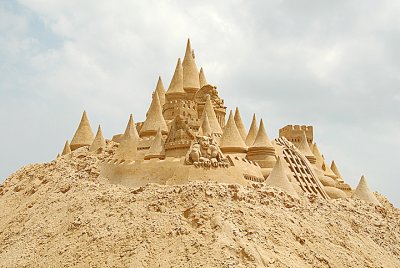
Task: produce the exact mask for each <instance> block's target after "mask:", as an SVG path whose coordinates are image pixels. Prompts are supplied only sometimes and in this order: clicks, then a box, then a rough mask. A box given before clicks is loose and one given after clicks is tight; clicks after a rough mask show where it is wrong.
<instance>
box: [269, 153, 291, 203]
mask: <svg viewBox="0 0 400 268" xmlns="http://www.w3.org/2000/svg"><path fill="white" fill-rule="evenodd" d="M265 184H266V185H268V186H273V187H277V188H281V189H282V190H284V191H285V192H287V193H288V194H290V195H293V196H295V197H298V194H297V192H296V190H295V189H294V187H293V184H292V183H291V182H290V181H289V179H288V177H287V176H286V173H285V169H284V168H283V164H282V161H281V158H280V157H279V156H278V158H277V160H276V163H275V166H274V168H273V169H272V171H271V174H270V175H269V176H268V178H267V179H266V181H265Z"/></svg>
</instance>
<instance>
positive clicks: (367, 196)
mask: <svg viewBox="0 0 400 268" xmlns="http://www.w3.org/2000/svg"><path fill="white" fill-rule="evenodd" d="M352 197H353V198H358V199H361V200H364V201H366V202H369V203H373V204H375V205H381V203H380V202H379V201H378V199H377V198H376V196H375V195H374V193H373V192H372V191H371V190H370V189H369V187H368V184H367V181H366V180H365V177H364V175H363V176H362V177H361V179H360V182H359V183H358V185H357V188H356V190H355V191H354V193H353V195H352Z"/></svg>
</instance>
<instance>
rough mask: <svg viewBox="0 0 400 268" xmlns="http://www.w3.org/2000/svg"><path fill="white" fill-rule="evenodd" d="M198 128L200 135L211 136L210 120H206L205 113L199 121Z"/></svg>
mask: <svg viewBox="0 0 400 268" xmlns="http://www.w3.org/2000/svg"><path fill="white" fill-rule="evenodd" d="M200 130H201V135H202V136H211V134H212V129H211V126H210V121H209V120H208V115H207V114H205V115H204V117H203V121H202V122H201V126H200Z"/></svg>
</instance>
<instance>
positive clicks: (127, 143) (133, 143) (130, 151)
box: [114, 131, 139, 161]
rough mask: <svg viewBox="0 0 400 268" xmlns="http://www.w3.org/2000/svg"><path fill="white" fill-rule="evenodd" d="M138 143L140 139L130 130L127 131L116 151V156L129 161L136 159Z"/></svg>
mask: <svg viewBox="0 0 400 268" xmlns="http://www.w3.org/2000/svg"><path fill="white" fill-rule="evenodd" d="M138 143H139V140H138V139H137V138H135V137H134V136H133V135H132V133H131V132H130V131H128V132H126V133H125V134H124V138H123V139H122V140H121V142H120V144H119V146H118V148H117V150H116V152H115V156H114V158H115V159H119V160H127V161H133V160H135V158H136V155H137V146H138Z"/></svg>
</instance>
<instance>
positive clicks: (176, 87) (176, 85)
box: [165, 58, 185, 95]
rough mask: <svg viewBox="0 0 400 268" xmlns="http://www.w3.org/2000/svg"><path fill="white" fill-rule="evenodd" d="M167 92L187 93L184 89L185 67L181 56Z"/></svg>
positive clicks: (170, 93)
mask: <svg viewBox="0 0 400 268" xmlns="http://www.w3.org/2000/svg"><path fill="white" fill-rule="evenodd" d="M165 94H167V95H172V94H185V91H184V90H183V69H182V63H181V59H180V58H179V59H178V62H177V64H176V68H175V72H174V75H173V76H172V79H171V83H170V84H169V87H168V90H167V92H166V93H165Z"/></svg>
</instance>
